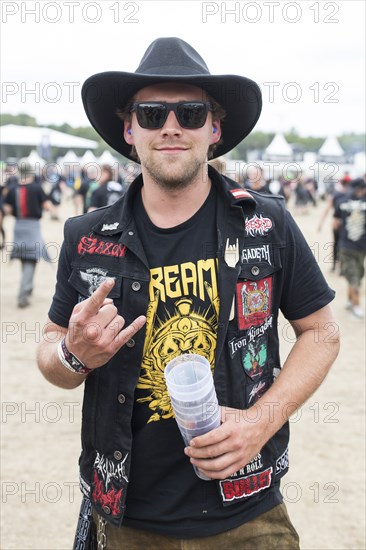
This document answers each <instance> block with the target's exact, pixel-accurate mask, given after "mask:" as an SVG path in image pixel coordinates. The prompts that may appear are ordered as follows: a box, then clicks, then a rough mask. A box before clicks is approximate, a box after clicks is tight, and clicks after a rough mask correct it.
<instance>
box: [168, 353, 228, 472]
mask: <svg viewBox="0 0 366 550" xmlns="http://www.w3.org/2000/svg"><path fill="white" fill-rule="evenodd" d="M164 375H165V380H166V384H167V389H168V393H169V395H170V398H171V403H172V407H173V410H174V414H175V419H176V422H177V424H178V427H179V430H180V432H181V434H182V437H183V440H184V441H185V444H186V445H189V443H190V441H191V439H193V437H196V436H198V435H203V434H205V433H207V432H209V431H211V430H213V429H214V428H217V427H218V426H220V409H219V406H218V401H217V396H216V391H215V386H214V382H213V378H212V372H211V366H210V363H209V362H208V361H207V359H206V358H205V357H203V356H202V355H197V354H183V355H180V356H178V357H176V358H175V359H172V361H169V363H168V364H167V366H166V367H165V371H164ZM193 468H194V470H195V472H196V474H197V476H198V477H200V478H201V479H204V480H209V479H210V478H208V477H206V476H205V475H204V474H202V472H200V470H199V469H198V468H196V467H195V466H193Z"/></svg>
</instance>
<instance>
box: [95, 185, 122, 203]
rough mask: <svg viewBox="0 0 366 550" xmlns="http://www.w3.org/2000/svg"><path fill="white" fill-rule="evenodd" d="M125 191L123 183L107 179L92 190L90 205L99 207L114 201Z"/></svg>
mask: <svg viewBox="0 0 366 550" xmlns="http://www.w3.org/2000/svg"><path fill="white" fill-rule="evenodd" d="M124 193H125V189H124V187H123V185H121V184H120V183H119V182H118V181H109V182H107V183H105V184H103V185H101V186H100V187H98V189H96V190H95V191H93V194H92V196H91V199H90V206H93V207H94V208H101V207H102V206H109V205H111V204H113V203H115V202H116V201H117V200H118V199H119V198H120V197H122V195H123V194H124Z"/></svg>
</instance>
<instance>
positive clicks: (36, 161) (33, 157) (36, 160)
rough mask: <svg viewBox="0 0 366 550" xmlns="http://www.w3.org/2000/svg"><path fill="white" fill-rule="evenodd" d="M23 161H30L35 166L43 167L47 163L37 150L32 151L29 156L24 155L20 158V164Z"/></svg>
mask: <svg viewBox="0 0 366 550" xmlns="http://www.w3.org/2000/svg"><path fill="white" fill-rule="evenodd" d="M22 163H28V164H30V165H31V166H33V168H43V166H44V165H45V164H46V161H45V160H44V159H43V158H42V157H40V156H39V154H38V153H37V151H34V150H33V151H31V152H30V153H29V155H28V156H27V157H23V158H21V159H20V161H19V164H22Z"/></svg>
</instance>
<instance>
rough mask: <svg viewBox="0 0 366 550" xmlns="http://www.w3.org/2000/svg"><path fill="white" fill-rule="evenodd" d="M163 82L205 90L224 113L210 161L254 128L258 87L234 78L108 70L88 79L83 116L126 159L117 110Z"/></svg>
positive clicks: (127, 152) (127, 147)
mask: <svg viewBox="0 0 366 550" xmlns="http://www.w3.org/2000/svg"><path fill="white" fill-rule="evenodd" d="M165 82H178V83H179V82H180V83H182V84H183V83H184V84H191V85H194V86H198V87H199V88H202V89H204V90H205V91H206V92H207V93H208V94H209V95H210V96H211V97H212V98H213V99H215V100H216V101H217V102H218V103H219V104H220V105H221V107H223V108H224V109H225V111H226V116H225V119H224V120H223V121H222V123H221V130H222V143H221V144H219V145H218V147H217V148H216V149H215V152H214V155H213V158H216V157H220V156H222V155H224V154H225V153H227V152H228V151H231V150H232V149H233V148H234V147H235V146H236V145H238V143H240V142H241V141H242V140H243V139H244V138H245V137H246V136H247V135H248V134H249V133H250V132H251V131H252V129H253V128H254V126H255V124H256V123H257V121H258V119H259V116H260V113H261V109H262V96H261V91H260V88H259V86H258V85H257V84H256V83H255V82H254V81H253V80H251V79H249V78H245V77H242V76H236V75H206V74H203V75H192V76H191V75H190V76H187V75H183V76H171V75H145V74H138V73H127V72H117V71H110V72H104V73H98V74H95V75H93V76H91V77H90V78H88V79H87V80H86V81H85V82H84V84H83V87H82V91H81V95H82V100H83V105H84V109H85V112H86V115H87V117H88V119H89V121H90V123H91V125H92V126H93V128H94V129H95V130H96V131H97V132H98V134H99V135H100V136H101V137H102V138H103V139H104V141H105V142H106V143H108V145H110V146H111V147H113V149H115V150H116V151H118V153H121V154H122V155H123V156H125V157H126V158H131V157H130V152H131V146H130V145H129V144H127V143H126V141H125V139H124V137H123V131H124V127H123V121H122V120H121V119H120V118H119V117H118V116H117V114H116V113H117V109H121V108H123V107H124V106H125V105H126V103H127V101H128V100H129V99H131V98H132V97H133V96H134V95H135V94H136V93H137V92H138V90H140V89H141V88H145V87H146V86H151V85H153V84H162V83H165Z"/></svg>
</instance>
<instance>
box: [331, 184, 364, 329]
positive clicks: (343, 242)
mask: <svg viewBox="0 0 366 550" xmlns="http://www.w3.org/2000/svg"><path fill="white" fill-rule="evenodd" d="M349 187H350V190H349V193H345V194H344V195H343V197H342V198H340V199H339V201H338V202H337V205H336V208H335V212H334V219H335V222H336V224H337V227H339V259H340V264H341V275H343V276H344V277H345V279H346V281H347V283H348V290H347V298H348V302H347V304H346V308H347V309H349V310H350V312H351V314H352V315H353V317H355V318H357V319H363V318H364V316H365V311H364V307H362V306H361V301H360V287H361V281H362V279H363V277H364V274H365V265H364V264H365V257H366V181H365V179H364V178H357V179H354V180H352V181H351V182H350V183H349Z"/></svg>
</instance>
